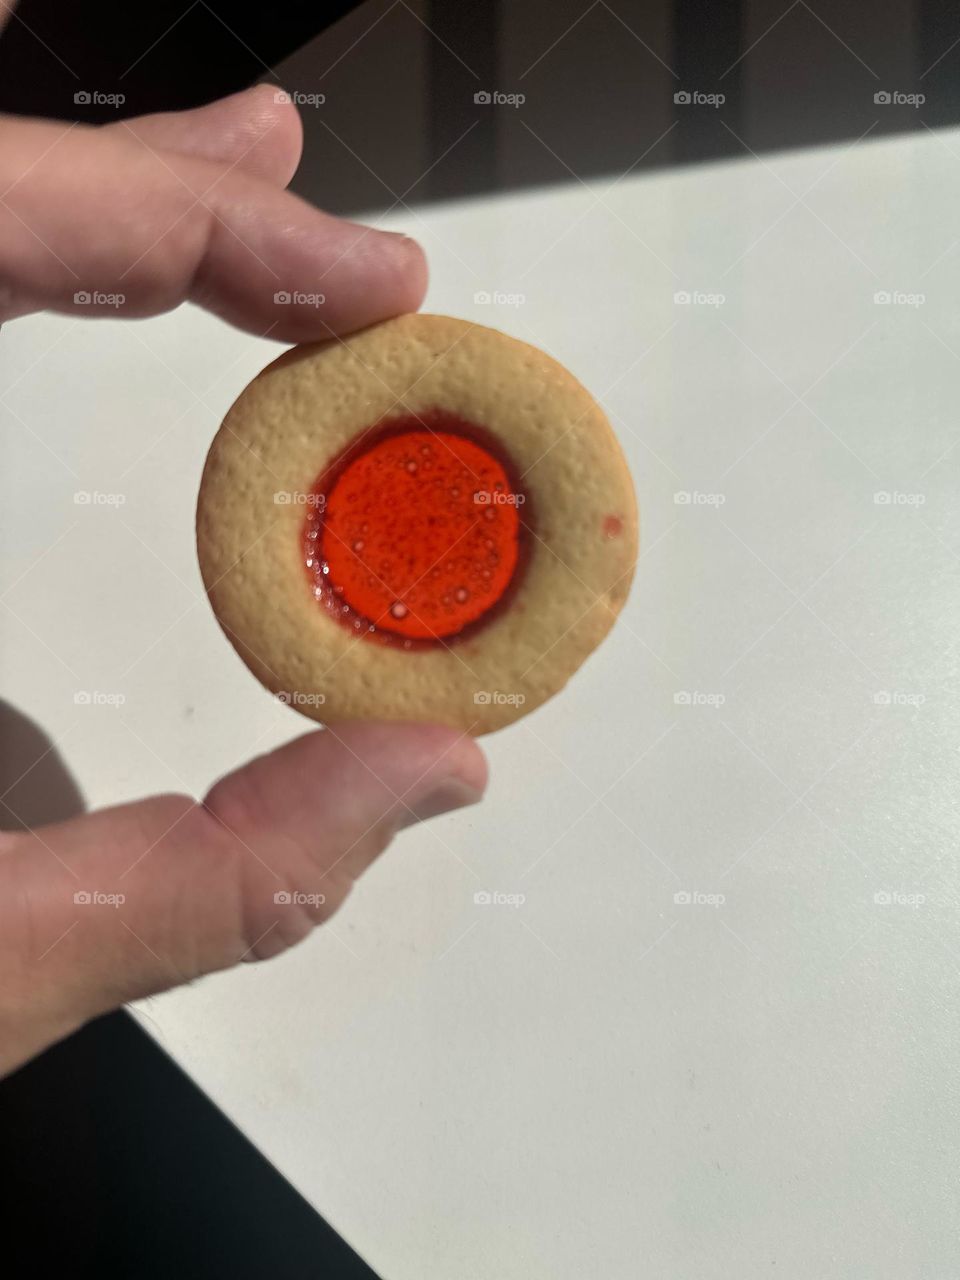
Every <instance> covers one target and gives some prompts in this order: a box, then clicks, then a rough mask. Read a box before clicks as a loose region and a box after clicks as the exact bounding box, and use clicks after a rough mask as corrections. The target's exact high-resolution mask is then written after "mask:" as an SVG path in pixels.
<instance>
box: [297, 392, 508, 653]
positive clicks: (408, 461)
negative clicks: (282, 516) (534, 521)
mask: <svg viewBox="0 0 960 1280" xmlns="http://www.w3.org/2000/svg"><path fill="white" fill-rule="evenodd" d="M310 497H311V501H310V502H309V503H308V505H307V517H306V520H305V523H304V528H303V535H302V538H303V558H304V562H305V565H306V570H307V574H308V578H309V583H310V587H311V589H312V591H313V595H314V597H315V599H316V600H317V602H318V604H319V605H320V606H321V608H323V609H325V610H326V611H327V612H328V613H329V614H330V615H331V616H332V617H333V618H335V619H336V621H337V622H338V623H339V624H340V625H341V626H343V627H345V628H346V629H348V630H349V631H351V632H352V633H353V634H355V635H357V636H358V637H361V638H363V639H365V640H368V641H372V642H374V643H379V644H382V645H390V646H391V647H395V648H396V647H399V648H402V649H405V650H414V649H424V648H435V647H445V646H447V645H450V644H452V643H457V642H459V641H461V640H464V639H466V638H468V637H469V636H471V635H474V634H475V633H476V632H477V631H478V630H479V629H481V628H482V627H483V626H485V625H487V623H489V622H490V621H491V620H492V619H493V618H494V617H496V616H497V615H498V614H500V613H501V612H502V610H503V609H504V608H506V607H507V606H508V605H509V603H510V600H511V598H512V596H513V595H514V593H515V591H516V588H517V586H518V585H519V583H520V581H521V580H522V577H523V573H524V570H525V568H526V565H527V562H528V559H529V554H530V542H531V534H530V522H531V516H532V513H531V511H530V503H529V497H528V495H527V494H526V493H525V492H524V490H523V488H522V486H521V483H520V480H519V477H518V475H517V469H516V467H515V466H514V464H513V463H512V462H511V460H510V459H509V458H508V457H507V455H506V452H505V450H504V448H503V445H502V443H501V442H500V441H499V439H497V438H496V437H494V436H493V435H492V434H491V433H489V432H487V431H485V430H483V429H482V428H480V427H477V426H475V425H474V424H472V423H470V422H467V421H465V420H464V419H462V418H460V417H458V416H457V415H455V414H452V413H449V412H447V411H446V410H443V409H431V410H428V411H426V412H421V413H418V414H410V413H406V414H403V415H402V416H397V417H393V418H388V419H386V420H384V421H382V422H379V423H376V424H375V425H374V426H372V427H369V428H368V429H367V430H365V431H363V432H362V433H361V434H360V435H359V436H358V437H357V438H356V439H355V440H354V441H353V442H352V443H351V444H350V445H349V446H348V448H347V449H345V450H344V451H343V452H342V453H341V454H340V455H339V456H338V457H336V458H334V459H333V461H332V462H331V463H330V464H329V465H328V466H327V467H326V468H325V469H324V471H323V472H322V473H321V474H320V475H319V476H318V477H317V480H316V482H315V484H314V486H313V488H312V491H311V494H310Z"/></svg>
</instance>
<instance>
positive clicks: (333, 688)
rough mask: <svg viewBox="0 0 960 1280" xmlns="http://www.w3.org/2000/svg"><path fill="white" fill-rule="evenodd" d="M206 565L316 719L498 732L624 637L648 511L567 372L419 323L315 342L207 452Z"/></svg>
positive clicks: (218, 608) (244, 639)
mask: <svg viewBox="0 0 960 1280" xmlns="http://www.w3.org/2000/svg"><path fill="white" fill-rule="evenodd" d="M197 550H198V554H199V559H200V569H201V572H202V575H203V580H204V583H205V585H206V588H207V592H208V595H209V597H210V601H211V603H212V605H213V609H214V612H215V613H216V616H217V618H218V620H219V622H220V624H221V626H222V627H223V629H224V631H225V633H226V635H227V636H228V637H229V639H230V640H231V642H232V643H233V645H234V646H235V648H236V649H237V652H238V653H239V654H240V656H241V658H242V659H243V660H244V662H245V663H246V664H247V666H248V667H249V668H250V670H251V671H252V672H253V674H254V675H255V676H256V677H257V678H258V679H259V680H260V681H261V682H262V683H263V684H264V685H266V687H267V688H268V689H270V690H272V691H273V692H274V693H275V694H277V695H278V696H279V697H281V698H282V699H283V700H284V701H286V702H288V703H289V704H290V705H292V706H294V707H296V709H297V710H299V711H302V712H303V713H304V714H306V715H308V716H310V717H312V718H313V719H315V720H320V721H323V722H325V723H330V724H335V723H336V722H337V721H340V720H346V719H392V720H425V721H434V722H438V723H442V724H448V725H452V726H455V727H458V728H462V729H463V730H464V731H466V732H469V733H473V734H481V733H488V732H490V731H492V730H494V729H498V728H500V727H502V726H503V725H505V724H509V723H510V722H511V721H513V720H516V719H518V718H519V717H520V716H522V715H525V714H526V713H527V712H529V711H532V710H533V709H534V708H535V707H538V706H540V704H541V703H543V702H545V701H546V700H547V699H548V698H550V697H551V696H552V695H553V694H554V693H557V692H558V691H559V690H560V689H561V688H563V686H564V685H565V684H566V682H567V680H568V679H569V678H570V676H571V675H572V674H573V673H574V672H575V671H576V669H577V668H578V667H579V666H580V664H581V663H582V662H583V661H584V659H585V658H586V657H587V656H588V654H589V653H590V652H591V651H592V650H593V649H594V648H595V647H596V646H597V645H598V644H599V643H600V641H601V640H602V639H603V637H604V636H605V635H606V633H607V631H608V630H609V629H610V627H611V626H612V625H613V622H614V620H615V618H616V616H617V613H618V612H619V610H620V608H621V606H622V605H623V603H624V601H625V600H626V597H627V593H628V590H629V587H630V580H631V578H632V575H633V568H634V563H635V560H636V554H637V510H636V501H635V498H634V493H633V487H632V484H631V481H630V476H629V472H628V470H627V466H626V463H625V461H624V458H623V454H622V452H621V450H620V446H619V444H618V443H617V440H616V437H615V436H614V434H613V432H612V430H611V429H610V426H609V423H608V422H607V419H606V417H605V415H604V413H603V411H602V410H601V409H600V407H599V406H598V405H597V404H596V402H595V401H594V400H593V398H592V397H591V396H590V394H589V393H588V392H587V391H586V390H585V389H584V388H583V387H582V386H581V385H580V383H579V382H577V381H576V379H575V378H573V377H572V375H571V374H569V373H568V372H567V371H566V370H565V369H564V368H563V367H562V366H561V365H559V364H557V363H556V361H554V360H552V359H550V358H549V357H548V356H546V355H544V354H543V352H541V351H538V350H537V349H536V348H534V347H531V346H528V345H527V344H526V343H523V342H519V341H517V340H516V339H514V338H510V337H508V336H506V335H505V334H502V333H499V332H498V331H496V330H494V329H488V328H484V327H482V326H479V325H475V324H470V323H468V322H466V321H463V320H455V319H450V318H448V317H444V316H431V315H419V314H417V315H405V316H400V317H398V318H397V319H394V320H388V321H385V322H384V323H382V324H377V325H374V326H372V327H371V328H369V329H365V330H362V331H360V332H358V333H354V334H351V335H350V336H349V337H347V338H345V339H342V340H341V339H334V340H332V341H329V342H324V343H318V344H315V345H310V346H303V347H295V348H293V349H292V350H290V351H287V352H285V353H284V354H283V355H282V356H280V357H279V359H277V360H275V361H274V362H273V363H272V364H271V365H269V366H268V367H267V368H266V369H264V370H263V372H262V373H261V374H259V375H258V377H256V378H255V379H254V381H253V382H252V383H251V384H250V385H249V386H248V387H247V388H246V390H245V391H244V392H243V393H242V394H241V396H240V397H239V399H238V400H237V401H236V402H235V404H234V405H233V407H232V408H231V409H230V411H229V413H228V414H227V416H226V418H225V419H224V422H223V425H222V426H221V428H220V430H219V432H218V433H217V436H216V437H215V439H214V441H213V444H212V445H211V448H210V452H209V454H208V456H207V462H206V466H205V468H204V473H203V480H202V484H201V488H200V497H199V502H198V508H197Z"/></svg>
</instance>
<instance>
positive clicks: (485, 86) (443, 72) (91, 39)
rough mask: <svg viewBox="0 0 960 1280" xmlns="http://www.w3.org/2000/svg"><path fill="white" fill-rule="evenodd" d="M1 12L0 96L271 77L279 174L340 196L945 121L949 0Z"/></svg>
mask: <svg viewBox="0 0 960 1280" xmlns="http://www.w3.org/2000/svg"><path fill="white" fill-rule="evenodd" d="M17 14H18V17H15V18H14V19H13V20H12V21H11V23H10V25H9V27H8V30H7V32H6V33H5V35H4V36H3V38H2V39H0V110H6V111H11V112H20V113H24V114H31V115H45V116H51V117H55V118H59V119H64V120H76V121H85V122H89V123H95V122H102V121H107V120H118V119H122V118H124V117H125V116H130V115H135V114H137V113H139V112H143V111H153V110H160V109H173V108H180V107H186V106H194V105H198V104H200V103H203V102H207V101H210V100H212V99H213V98H216V97H218V96H220V95H222V94H225V93H228V92H231V91H234V90H237V89H240V88H243V87H245V86H247V85H250V84H252V83H254V82H256V81H268V82H272V83H276V84H280V85H282V86H283V87H284V89H285V90H287V91H288V92H290V93H291V94H294V95H297V102H298V106H299V108H300V113H301V117H302V119H303V122H304V129H305V136H306V146H305V152H304V161H303V165H302V167H301V170H300V172H299V174H298V175H297V177H296V179H295V180H294V189H295V190H297V191H298V192H299V193H300V194H302V195H304V196H305V197H306V198H307V199H309V200H311V201H313V202H315V203H317V204H320V205H322V206H323V207H325V208H328V209H330V210H332V211H333V212H338V213H357V212H363V213H367V214H373V213H377V212H382V211H383V210H386V209H391V208H394V207H398V206H399V207H403V205H405V204H406V205H411V206H415V205H416V204H418V203H423V202H427V201H436V200H447V199H456V198H462V197H463V196H471V195H477V194H480V193H483V192H491V193H493V192H499V191H509V190H515V189H517V188H523V187H530V186H539V185H543V184H550V183H557V182H562V183H569V182H576V181H585V182H586V181H589V180H591V179H593V178H596V177H600V176H604V177H606V176H608V177H609V178H610V180H611V181H614V180H616V179H617V178H618V177H620V175H622V174H624V173H625V172H627V171H629V172H643V171H645V170H650V169H656V168H661V167H663V166H670V165H677V164H690V163H700V162H703V161H706V160H713V159H720V158H736V157H743V156H747V155H750V154H751V153H756V154H763V153H764V152H766V151H770V150H780V149H784V148H791V147H798V146H813V145H820V144H824V143H828V142H842V141H850V142H854V141H856V140H858V139H861V138H869V139H875V138H880V137H882V136H884V135H885V134H893V133H900V132H904V131H910V130H913V131H918V130H922V129H924V128H925V127H926V128H935V127H940V126H944V125H949V124H956V123H958V122H960V10H958V8H957V6H956V5H954V4H951V3H949V0H836V2H835V3H833V4H831V5H829V6H826V5H823V4H822V3H821V2H820V0H719V2H718V3H716V4H707V3H704V0H517V2H516V3H513V4H505V3H503V2H502V0H485V2H483V3H479V4H473V5H462V4H455V3H453V0H366V3H364V4H360V5H356V4H351V3H349V0H339V2H337V3H333V4H329V3H328V4H320V5H317V4H311V3H307V2H306V0H277V3H275V4H273V5H271V6H270V7H269V8H268V9H263V8H261V9H256V8H253V9H249V10H247V9H243V8H237V7H235V6H234V7H231V6H226V5H225V4H224V3H223V0H194V3H193V4H187V6H186V7H184V4H183V0H158V3H157V4H156V5H153V6H151V7H150V8H149V10H141V9H139V8H137V7H136V6H129V5H123V4H121V3H120V0H89V2H88V3H83V4H75V5H63V4H61V3H59V2H58V0H23V2H22V3H21V4H20V6H19V8H18V10H17ZM77 95H80V96H81V99H82V100H80V101H77V100H75V99H76V98H77ZM117 95H122V101H110V100H109V99H110V98H111V96H112V97H113V98H116V97H117ZM498 95H499V97H498ZM518 98H519V99H521V101H517V99H518ZM104 99H107V100H104Z"/></svg>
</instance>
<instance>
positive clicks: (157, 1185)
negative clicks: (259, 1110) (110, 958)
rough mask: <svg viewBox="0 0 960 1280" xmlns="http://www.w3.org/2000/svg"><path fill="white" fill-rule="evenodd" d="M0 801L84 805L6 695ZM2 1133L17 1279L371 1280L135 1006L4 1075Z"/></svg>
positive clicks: (4, 820)
mask: <svg viewBox="0 0 960 1280" xmlns="http://www.w3.org/2000/svg"><path fill="white" fill-rule="evenodd" d="M0 797H2V801H0V804H2V808H0V827H2V828H4V829H6V830H15V829H19V828H22V827H24V826H30V825H38V824H42V823H44V822H55V821H60V820H62V819H64V818H68V817H71V816H73V815H75V814H77V813H80V812H82V810H83V801H82V798H81V795H80V792H79V789H78V788H77V785H76V783H75V782H74V780H73V778H72V777H71V776H70V773H69V771H68V770H67V768H66V766H65V765H64V763H63V761H62V760H61V759H60V756H59V755H58V753H57V751H56V750H55V748H54V747H53V744H52V743H51V741H50V739H49V738H48V737H47V735H46V734H45V733H44V732H43V731H42V730H41V729H40V728H39V727H38V726H37V725H36V724H34V723H33V721H31V720H30V719H28V717H26V716H25V715H23V714H22V713H21V712H19V711H17V710H16V709H15V708H13V707H11V706H10V705H9V704H7V703H3V702H0ZM0 1134H2V1135H3V1147H2V1150H3V1156H4V1159H3V1161H2V1166H0V1167H2V1170H3V1172H2V1174H0V1195H2V1202H0V1203H2V1205H3V1214H2V1218H3V1221H4V1222H5V1224H6V1229H5V1231H4V1233H3V1246H2V1257H3V1267H2V1269H3V1272H4V1274H6V1275H11V1276H19V1275H35V1274H39V1275H43V1274H46V1273H48V1272H49V1273H50V1274H59V1275H64V1276H69V1277H70V1280H86V1278H87V1277H91V1278H92V1277H97V1280H110V1278H111V1277H123V1280H153V1278H154V1277H156V1278H157V1280H160V1277H163V1280H169V1277H171V1276H184V1277H190V1280H207V1277H210V1278H213V1277H230V1280H244V1278H245V1277H257V1280H260V1278H261V1277H263V1276H270V1277H271V1280H286V1278H287V1277H290V1280H293V1277H296V1278H297V1280H303V1278H304V1277H308V1276H309V1277H322V1278H324V1280H341V1278H342V1280H376V1275H375V1273H374V1272H373V1271H371V1270H370V1268H369V1267H367V1266H366V1264H365V1263H363V1262H362V1261H361V1260H360V1259H359V1258H358V1257H357V1255H356V1254H355V1253H354V1252H353V1251H352V1250H351V1249H350V1248H349V1247H348V1246H347V1245H346V1244H345V1243H344V1242H343V1240H341V1239H340V1237H339V1236H338V1235H337V1233H336V1232H335V1231H334V1230H333V1229H332V1228H331V1227H329V1226H328V1225H327V1223H326V1222H324V1220H323V1219H322V1218H321V1217H320V1216H319V1215H318V1214H317V1213H316V1212H315V1211H314V1210H313V1209H312V1208H311V1206H310V1205H309V1204H308V1203H307V1202H306V1201H305V1200H304V1199H302V1197H301V1196H299V1195H298V1194H297V1192H296V1191H294V1189H293V1188H292V1187H291V1186H290V1185H289V1183H287V1182H286V1181H285V1180H284V1179H283V1178H282V1177H281V1176H280V1174H279V1173H277V1171H276V1170H275V1169H274V1168H273V1167H272V1165H270V1164H269V1163H268V1162H267V1161H266V1160H265V1159H264V1158H263V1157H262V1156H261V1155H260V1153H259V1152H258V1151H257V1150H256V1148H255V1147H253V1146H252V1145H251V1144H250V1143H249V1142H248V1141H247V1140H246V1138H244V1137H243V1135H242V1134H241V1133H240V1132H239V1131H238V1130H237V1129H236V1128H235V1127H234V1126H233V1125H232V1124H231V1123H230V1122H229V1121H228V1120H227V1119H226V1117H224V1116H223V1115H222V1114H221V1113H220V1112H219V1111H218V1110H217V1108H216V1107H215V1106H214V1105H213V1104H212V1103H211V1102H210V1101H209V1099H208V1098H207V1097H205V1095H204V1094H203V1093H202V1092H201V1091H200V1090H199V1089H198V1088H197V1087H196V1086H195V1085H194V1084H193V1083H192V1082H191V1081H190V1080H189V1079H188V1077H187V1076H186V1075H185V1074H184V1073H183V1072H182V1071H181V1070H180V1069H179V1068H178V1067H177V1066H176V1064H175V1063H174V1062H173V1061H172V1060H171V1059H170V1058H168V1057H167V1056H166V1054H164V1053H163V1052H162V1050H160V1049H159V1048H158V1047H157V1046H156V1044H154V1042H153V1041H152V1040H151V1039H150V1037H149V1036H148V1035H147V1034H146V1033H145V1032H144V1031H142V1030H141V1029H140V1027H139V1026H138V1025H137V1024H136V1022H135V1021H134V1020H133V1019H132V1018H131V1017H130V1016H129V1015H128V1014H126V1013H115V1014H111V1015H109V1016H108V1017H105V1018H100V1019H98V1020H97V1021H95V1022H92V1023H90V1024H89V1025H88V1026H86V1027H84V1029H83V1030H82V1031H80V1032H78V1033H77V1034H76V1035H73V1036H71V1037H70V1038H69V1039H67V1040H65V1041H63V1042H62V1043H60V1044H58V1045H55V1046H54V1047H53V1048H51V1049H49V1050H48V1051H47V1052H46V1053H44V1054H42V1055H41V1056H40V1057H39V1058H37V1059H35V1060H34V1061H33V1062H31V1063H28V1064H27V1065H26V1066H25V1067H23V1068H21V1069H20V1070H19V1071H17V1072H15V1073H14V1074H13V1075H12V1076H10V1077H9V1078H7V1079H6V1080H3V1081H0ZM18 1264H19V1265H18Z"/></svg>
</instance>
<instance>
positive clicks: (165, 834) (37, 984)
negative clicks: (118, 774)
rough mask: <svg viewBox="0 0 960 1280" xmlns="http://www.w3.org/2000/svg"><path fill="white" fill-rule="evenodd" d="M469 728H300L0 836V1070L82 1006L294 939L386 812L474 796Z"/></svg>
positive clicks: (447, 804) (362, 855)
mask: <svg viewBox="0 0 960 1280" xmlns="http://www.w3.org/2000/svg"><path fill="white" fill-rule="evenodd" d="M485 784H486V765H485V762H484V759H483V756H482V754H481V753H480V750H479V748H478V747H477V746H476V744H475V743H474V742H473V741H472V739H470V738H467V737H465V736H464V735H462V734H458V733H456V732H455V731H454V730H452V729H444V728H440V727H437V726H430V725H413V724H410V725H398V724H391V725H383V724H351V725H341V726H337V727H336V729H326V730H322V731H320V732H314V733H310V734H307V735H306V736H305V737H302V738H299V739H297V740H296V741H295V742H292V743H290V744H288V745H287V746H285V747H281V748H280V749H279V750H277V751H274V752H272V753H271V754H270V755H266V756H261V757H260V758H259V759H256V760H254V761H252V762H251V763H250V764H247V765H245V766H244V767H243V768H241V769H239V770H237V771H236V772H235V773H231V774H229V775H228V776H227V777H225V778H223V779H221V781H220V782H218V783H217V784H216V785H215V786H214V787H213V789H212V790H211V791H210V792H209V793H208V795H207V797H206V799H205V800H204V802H203V803H202V804H198V803H196V802H195V801H193V800H191V799H190V798H189V797H187V796H176V795H167V796H157V797H155V798H153V799H150V800H143V801H139V802H138V803H136V804H128V805H122V806H119V807H117V808H114V809H106V810H102V811H100V812H97V813H93V814H90V815H88V816H85V817H81V818H76V819H73V820H71V821H69V822H63V823H59V824H57V825H56V826H50V827H39V828H37V829H36V830H34V831H28V832H25V833H23V834H16V835H11V836H6V837H2V838H0V1074H2V1073H3V1072H4V1071H9V1070H10V1069H11V1068H12V1067H14V1066H17V1065H18V1064H19V1063H21V1062H24V1061H26V1060H27V1059H28V1058H29V1057H31V1056H32V1055H33V1054H35V1053H37V1052H39V1051H40V1050H41V1049H42V1048H44V1047H45V1046H46V1045H48V1044H50V1043H52V1042H53V1041H54V1040H57V1039H60V1038H61V1037H62V1036H64V1035H67V1034H69V1033H70V1032H71V1031H74V1030H76V1028H77V1027H79V1026H81V1025H82V1024H83V1023H84V1022H86V1021H87V1020H88V1019H90V1018H92V1017H94V1016H96V1015H97V1014H100V1013H103V1012H105V1011H107V1010H108V1009H112V1008H114V1007H116V1006H117V1005H119V1004H122V1003H124V1002H125V1001H128V1000H134V999H138V998H140V997H142V996H146V995H150V994H152V993H154V992H157V991H162V990H164V989H165V988H167V987H171V986H175V985H177V984H178V983H181V982H187V981H189V980H191V979H193V978H196V977H198V976H200V975H201V974H205V973H210V972H212V971H214V970H217V969H225V968H229V967H230V966H232V965H235V964H237V963H239V962H240V961H242V960H262V959H268V958H269V957H271V956H274V955H277V954H279V953H280V952H281V951H283V950H285V949H286V948H287V947H289V946H292V945H293V944H294V943H296V942H299V941H301V940H302V939H303V938H305V937H306V936H307V934H308V933H309V932H310V930H311V929H312V928H313V926H314V925H316V924H319V923H322V922H323V921H324V920H326V919H327V918H328V917H329V916H330V915H332V914H333V912H334V911H336V910H337V908H338V907H339V906H340V904H341V903H342V902H343V901H344V899H345V898H346V896H347V894H348V893H349V891H350V887H351V885H352V884H353V882H354V880H356V879H357V877H358V876H359V875H360V874H361V872H362V871H363V870H364V869H365V868H366V867H367V866H368V865H369V864H370V863H371V862H372V861H373V859H374V858H375V857H376V856H377V855H378V854H379V853H380V852H381V851H382V850H383V849H384V848H385V847H386V845H387V844H388V843H389V842H390V840H391V839H392V837H393V835H394V834H395V833H396V831H397V830H398V829H400V828H401V827H403V826H407V825H409V824H410V823H412V822H415V821H417V820H421V819H424V818H429V817H433V816H435V815H436V814H439V813H443V812H446V811H448V810H451V809H456V808H458V807H460V806H462V805H466V804H472V803H474V802H475V801H477V800H479V798H480V796H481V794H482V792H483V789H484V786H485Z"/></svg>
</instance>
